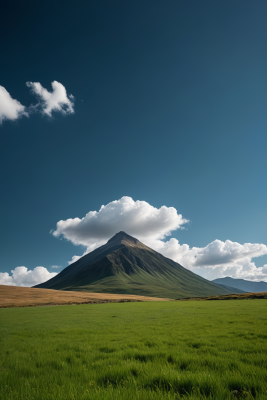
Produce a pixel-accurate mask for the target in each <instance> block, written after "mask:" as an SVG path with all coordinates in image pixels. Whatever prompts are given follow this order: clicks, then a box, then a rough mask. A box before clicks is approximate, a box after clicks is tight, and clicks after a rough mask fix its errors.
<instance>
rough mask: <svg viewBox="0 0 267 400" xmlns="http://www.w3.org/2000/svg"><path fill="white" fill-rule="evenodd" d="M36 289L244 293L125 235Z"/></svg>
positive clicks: (154, 294) (185, 294)
mask: <svg viewBox="0 0 267 400" xmlns="http://www.w3.org/2000/svg"><path fill="white" fill-rule="evenodd" d="M35 287H37V288H47V289H57V290H74V291H87V292H93V293H118V294H134V295H139V296H152V297H167V298H172V299H175V298H180V297H189V296H190V297H193V296H196V297H200V296H216V295H222V294H230V293H240V292H241V291H240V290H238V289H235V290H233V289H232V288H227V287H222V286H219V285H216V284H215V283H213V282H210V281H208V280H206V279H204V278H202V277H200V276H198V275H196V274H194V273H193V272H191V271H189V270H188V269H186V268H183V267H182V266H181V265H180V264H178V263H176V262H174V261H172V260H170V259H169V258H166V257H164V256H163V255H162V254H160V253H157V252H156V251H154V250H152V249H150V248H149V247H147V246H145V245H144V244H143V243H141V242H139V240H137V239H135V238H133V237H131V236H129V235H127V233H125V232H119V233H117V234H116V235H115V236H114V237H112V238H111V239H110V240H109V241H108V242H107V243H106V244H105V245H104V246H101V247H99V248H98V249H96V250H94V251H92V252H91V253H89V254H86V255H85V256H83V257H82V258H80V259H79V260H78V261H76V262H75V263H73V264H71V265H69V266H68V267H66V268H65V269H64V270H63V271H61V272H60V273H59V274H58V275H57V276H55V277H54V278H52V279H50V280H49V281H47V282H44V283H42V284H40V285H37V286H35Z"/></svg>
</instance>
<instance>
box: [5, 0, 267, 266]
mask: <svg viewBox="0 0 267 400" xmlns="http://www.w3.org/2000/svg"><path fill="white" fill-rule="evenodd" d="M1 15H2V21H1V26H0V30H1V38H2V40H1V66H0V79H1V80H0V85H2V86H3V87H4V88H5V89H6V90H7V91H8V92H9V93H10V95H11V96H12V97H13V98H14V99H17V100H18V101H19V102H21V103H22V104H23V105H25V106H26V107H28V106H30V105H31V104H34V103H35V98H34V97H33V95H32V94H31V93H30V90H29V88H27V87H26V82H28V81H32V82H40V83H41V84H42V85H43V87H45V88H47V89H48V90H49V91H51V82H53V81H55V80H56V81H58V82H60V83H62V84H63V85H64V86H65V88H66V90H67V92H68V94H70V93H71V94H73V95H74V97H75V102H74V110H75V113H74V114H71V115H67V116H64V115H62V114H60V113H56V112H55V113H53V118H49V117H47V116H42V115H41V114H40V113H39V114H38V113H35V114H32V115H30V117H29V118H27V117H22V118H20V119H18V120H16V121H9V120H5V121H3V123H2V124H1V125H0V136H1V147H0V163H1V165H0V168H1V189H2V190H1V192H2V195H1V211H2V212H1V214H2V216H1V228H2V229H1V239H0V240H1V252H0V272H10V271H11V270H13V269H14V268H16V267H17V266H26V267H27V268H29V269H33V268H35V267H36V266H44V267H45V268H47V269H48V270H49V271H52V270H51V266H52V265H59V266H62V267H65V266H67V265H68V263H67V262H68V261H69V260H70V259H71V257H72V256H73V255H74V254H79V255H81V254H82V253H83V249H82V248H80V249H79V248H75V247H74V246H73V244H71V243H70V242H67V241H66V240H59V239H58V238H55V237H54V236H53V235H51V234H50V233H49V232H50V230H51V229H55V228H56V223H57V222H58V221H59V220H66V219H68V218H75V217H79V218H82V217H83V216H84V215H85V214H86V213H88V212H89V211H93V210H97V211H98V210H99V208H100V207H101V205H106V204H108V203H109V202H111V201H114V200H118V199H120V198H121V197H122V196H130V197H132V198H133V199H134V200H144V201H146V202H148V203H149V204H151V205H152V206H154V207H157V208H160V207H161V206H162V205H166V206H167V207H175V208H176V209H177V211H178V213H181V214H182V215H183V217H184V218H187V219H189V220H190V223H189V224H188V226H187V229H186V230H177V231H175V232H174V233H173V237H174V238H177V239H178V240H179V242H180V243H181V244H183V243H186V244H188V245H189V246H190V247H192V246H196V247H204V246H207V245H208V244H209V243H210V242H212V241H214V240H215V239H219V240H221V241H225V240H227V239H228V240H231V241H233V242H238V243H240V244H243V243H246V242H249V243H262V244H265V245H266V244H267V207H266V204H267V184H266V171H267V157H266V149H267V134H266V132H267V112H266V111H267V52H266V45H267V24H266V15H267V2H266V1H260V0H256V1H245V0H234V1H233V0H230V1H228V0H224V1H206V0H204V1H199V0H196V1H190V0H189V1H188V0H187V1H177V0H175V1H173V0H170V1H169V0H168V1H155V0H153V1H150V0H146V1H143V0H142V1H138V0H135V1H112V2H111V1H87V2H84V1H82V2H80V1H75V2H73V1H71V2H70V1H64V2H60V1H57V2H50V1H46V2H41V3H40V2H39V3H38V2H34V1H26V2H18V1H15V2H9V3H7V2H6V4H5V5H4V9H3V8H2V11H1ZM253 261H255V263H256V266H257V267H262V266H263V265H264V264H267V256H262V257H259V258H256V259H255V260H253Z"/></svg>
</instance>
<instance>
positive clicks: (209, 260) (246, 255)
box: [147, 238, 267, 281]
mask: <svg viewBox="0 0 267 400" xmlns="http://www.w3.org/2000/svg"><path fill="white" fill-rule="evenodd" d="M147 244H148V245H150V247H152V248H153V249H154V250H156V251H158V252H159V253H162V254H163V255H164V256H166V257H168V258H171V259H172V260H174V261H176V262H178V263H179V264H181V265H182V266H183V267H185V268H188V269H190V270H191V271H193V272H195V273H196V274H198V275H201V276H203V277H204V278H206V279H210V280H212V279H216V278H223V277H225V276H230V277H232V278H236V279H237V278H242V279H248V280H253V281H259V280H267V265H264V266H263V267H260V268H257V267H256V265H255V263H254V262H252V259H253V258H256V257H260V256H263V255H265V254H267V246H266V245H264V244H259V243H253V244H252V243H244V244H243V245H242V244H240V243H237V242H232V241H231V240H226V241H225V242H222V241H221V240H214V241H213V242H211V243H209V244H208V245H207V246H206V247H202V248H201V247H192V248H190V247H189V246H188V245H187V244H183V245H180V244H179V241H178V240H177V239H174V238H172V239H170V240H169V241H167V242H163V241H160V240H158V241H151V242H150V243H147Z"/></svg>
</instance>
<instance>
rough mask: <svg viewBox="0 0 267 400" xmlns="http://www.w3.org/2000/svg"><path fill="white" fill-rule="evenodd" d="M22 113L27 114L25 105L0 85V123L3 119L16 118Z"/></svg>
mask: <svg viewBox="0 0 267 400" xmlns="http://www.w3.org/2000/svg"><path fill="white" fill-rule="evenodd" d="M23 115H25V116H28V113H27V112H26V107H24V106H23V105H22V104H20V102H19V101H18V100H15V99H13V98H12V97H11V96H10V94H9V93H8V91H7V90H6V89H5V88H4V87H3V86H0V124H1V123H2V122H3V121H4V120H5V119H9V120H12V121H14V120H16V119H18V118H20V117H22V116H23Z"/></svg>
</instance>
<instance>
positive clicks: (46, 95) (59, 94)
mask: <svg viewBox="0 0 267 400" xmlns="http://www.w3.org/2000/svg"><path fill="white" fill-rule="evenodd" d="M26 85H27V86H28V87H29V88H30V89H31V92H32V93H33V94H34V95H36V96H37V97H38V99H39V102H38V103H36V104H32V105H30V106H29V107H26V106H24V105H22V104H21V103H20V102H19V101H18V100H16V99H13V98H12V96H11V95H10V93H9V92H8V91H7V90H6V89H5V88H4V87H3V86H0V124H1V123H2V122H3V121H4V120H11V121H14V120H16V119H18V118H20V117H22V116H26V117H29V115H30V114H33V113H41V114H43V115H46V116H48V117H49V118H51V117H52V113H53V112H60V113H61V114H64V115H68V114H73V113H74V96H73V95H72V94H70V95H68V94H67V91H66V88H65V86H63V85H62V83H60V82H57V81H54V82H52V83H51V86H52V89H53V90H52V91H51V92H49V91H48V90H47V89H45V88H44V87H43V86H42V85H41V83H40V82H27V83H26Z"/></svg>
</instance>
